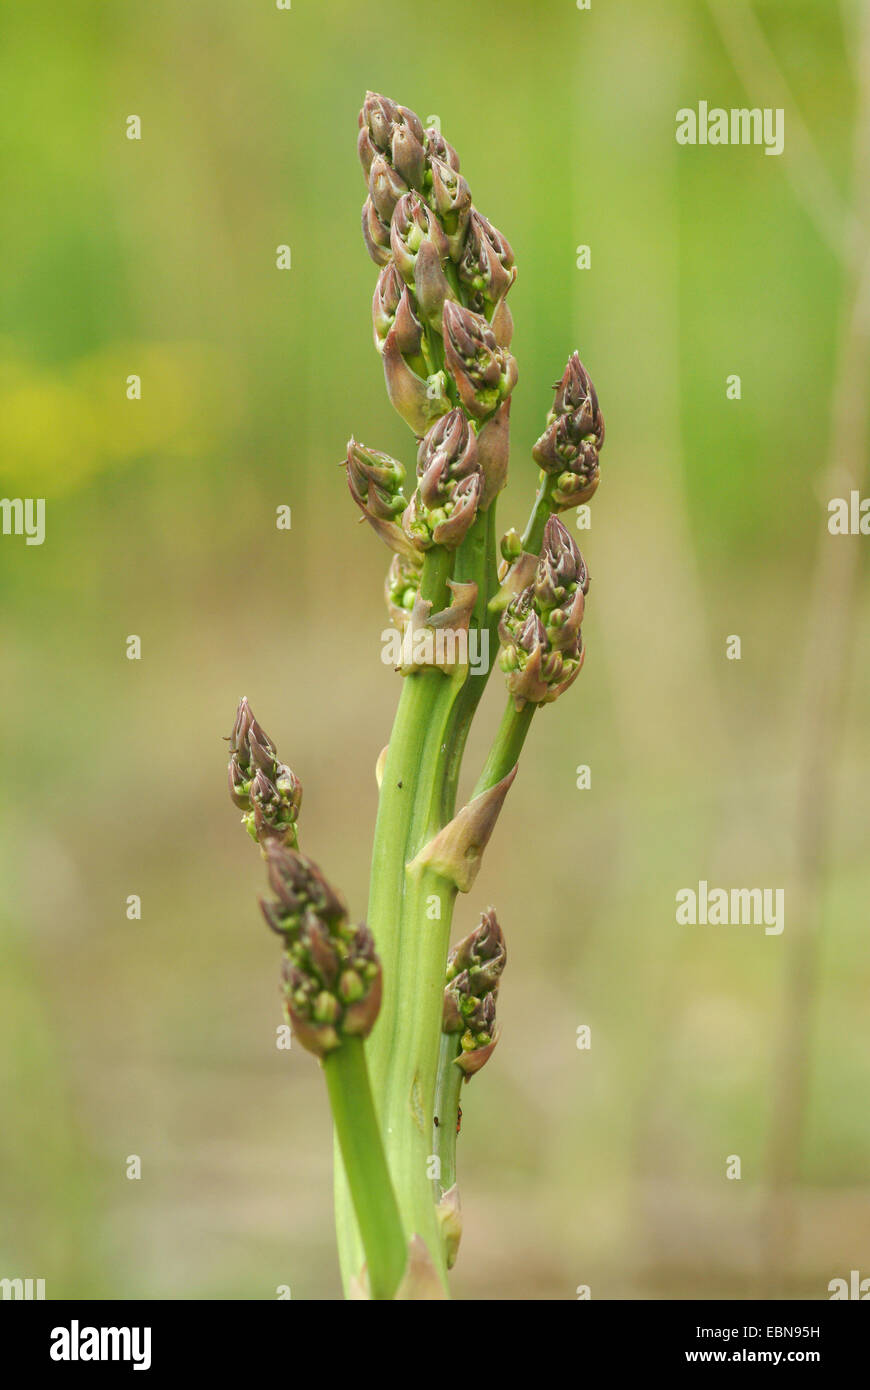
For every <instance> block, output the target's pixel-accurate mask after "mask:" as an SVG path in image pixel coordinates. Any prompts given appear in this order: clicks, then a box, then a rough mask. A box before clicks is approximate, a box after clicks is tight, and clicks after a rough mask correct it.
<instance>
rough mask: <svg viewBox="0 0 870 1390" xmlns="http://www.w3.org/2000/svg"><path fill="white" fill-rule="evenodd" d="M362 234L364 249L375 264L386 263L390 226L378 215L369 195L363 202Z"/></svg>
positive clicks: (388, 257)
mask: <svg viewBox="0 0 870 1390" xmlns="http://www.w3.org/2000/svg"><path fill="white" fill-rule="evenodd" d="M362 234H363V241H364V242H365V244H366V250H367V251H368V253H369V255H370V256H371V258H372V260H373V261H374V263H375V265H386V264H387V262H388V261H389V259H390V228H389V224H388V223H386V222H383V221H382V219H381V218H380V217H379V216H378V210H377V208H376V207H375V205H374V203H373V202H372V199H371V195H369V197H368V198H366V200H365V202H364V203H363V210H362Z"/></svg>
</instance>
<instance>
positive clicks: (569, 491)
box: [532, 352, 604, 509]
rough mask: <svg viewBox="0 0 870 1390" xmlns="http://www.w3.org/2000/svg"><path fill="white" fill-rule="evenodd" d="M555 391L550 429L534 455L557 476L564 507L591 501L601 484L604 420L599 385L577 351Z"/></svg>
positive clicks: (560, 503)
mask: <svg viewBox="0 0 870 1390" xmlns="http://www.w3.org/2000/svg"><path fill="white" fill-rule="evenodd" d="M555 393H556V394H555V399H554V401H553V408H552V410H551V411H550V413H549V415H548V416H547V428H546V429H545V430H544V433H543V434H542V435H541V437H540V439H539V440H538V442H537V443H536V445H535V447H534V449H533V450H532V457H533V458H534V460H535V462H536V463H537V464H538V466H539V467H540V468H542V469H543V470H544V472H545V473H550V474H554V475H556V487H555V489H554V491H553V501H554V502H555V503H556V505H557V506H558V507H559V508H560V509H564V508H566V507H574V506H579V505H580V503H582V502H586V501H588V500H589V498H590V497H591V496H592V494H593V493H594V492H595V489H596V488H597V487H598V478H599V466H598V457H599V453H600V451H601V447H602V445H603V443H604V419H603V416H602V414H601V409H600V407H599V404H598V396H597V394H596V391H595V387H594V386H593V384H592V380H591V378H590V376H589V373H588V372H587V371H586V368H585V367H584V366H583V363H582V362H581V361H580V358H579V356H578V355H577V353H576V352H575V353H572V355H571V357H570V359H569V361H568V365H567V367H566V368H565V372H564V374H563V376H562V379H561V381H559V382H557V383H556V386H555Z"/></svg>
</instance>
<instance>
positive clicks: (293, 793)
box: [227, 698, 302, 845]
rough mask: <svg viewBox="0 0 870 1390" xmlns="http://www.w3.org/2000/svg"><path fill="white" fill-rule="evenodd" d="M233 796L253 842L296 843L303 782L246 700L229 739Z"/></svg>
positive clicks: (239, 708)
mask: <svg viewBox="0 0 870 1390" xmlns="http://www.w3.org/2000/svg"><path fill="white" fill-rule="evenodd" d="M229 744H230V761H229V768H228V770H227V771H228V781H229V790H230V797H231V798H232V801H233V803H234V805H236V806H238V808H239V810H240V811H244V812H246V814H245V815H244V816H243V817H242V823H243V824H244V825H245V827H246V829H247V830H248V832H249V834H250V835H251V836H252V837H253V839H255V840H257V841H259V842H260V843H261V844H263V845H265V843H266V841H267V840H268V839H270V838H273V837H274V838H277V839H278V840H279V841H281V842H282V843H285V844H288V845H295V844H296V821H297V819H298V816H299V808H300V807H301V805H302V783H301V782H300V781H299V779H298V777H297V776H296V775H295V773H294V772H293V771H292V770H291V768H289V767H287V766H286V765H285V764H284V763H282V762H279V760H278V754H277V751H276V749H275V745H274V744H273V743H272V740H271V739H270V738H269V736H268V735H267V734H266V733H264V731H263V730H262V729H261V727H260V725H259V724H258V723H257V721H256V719H255V718H254V716H253V713H252V711H251V707H250V705H249V704H248V701H247V700H246V699H244V698H243V699H242V700H240V701H239V707H238V710H237V711H236V718H235V723H234V724H233V730H232V733H231V734H230V738H229Z"/></svg>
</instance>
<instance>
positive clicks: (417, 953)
mask: <svg viewBox="0 0 870 1390" xmlns="http://www.w3.org/2000/svg"><path fill="white" fill-rule="evenodd" d="M358 150H359V156H360V161H361V163H362V167H363V173H364V175H365V178H366V183H367V197H366V200H365V203H364V205H363V212H362V233H363V240H364V242H365V245H366V248H367V249H368V252H369V255H370V256H371V258H372V260H373V261H374V262H375V264H376V266H378V267H379V275H378V279H377V284H376V286H375V290H374V297H373V301H372V324H373V335H374V344H375V348H376V349H377V351H378V353H379V354H380V356H381V358H382V362H383V371H384V379H385V383H386V388H387V393H388V395H389V398H390V400H391V402H392V404H393V405H394V407H395V408H396V410H397V411H398V413H399V415H400V416H401V417H402V418H403V419H404V421H405V422H406V423H407V425H408V426H409V428H410V429H411V431H412V434H413V435H414V438H415V456H414V467H413V469H408V468H406V467H405V465H404V464H403V463H401V462H400V461H399V460H397V459H394V458H392V457H390V456H389V455H388V454H386V453H384V452H382V451H380V450H376V449H372V448H369V447H367V446H366V445H363V444H361V443H359V442H358V441H357V440H356V439H351V440H350V442H349V444H348V446H347V454H346V459H345V464H346V471H347V481H348V486H349V490H350V494H351V497H352V498H353V501H354V503H355V504H356V506H357V507H358V508H359V510H360V512H361V514H362V517H363V518H364V519H365V521H367V522H368V524H369V525H370V526H371V528H372V530H373V531H374V532H375V533H376V534H377V535H378V537H379V538H380V539H381V541H383V542H384V543H385V544H386V546H387V547H388V548H389V550H390V551H391V552H392V557H391V562H390V565H389V569H388V571H387V576H386V580H385V596H386V601H387V610H388V613H389V616H390V619H391V620H392V622H393V624H394V625H395V627H396V629H397V632H398V634H399V635H400V637H401V644H400V651H401V656H400V658H399V659H398V660H397V662H396V666H397V670H398V671H399V673H400V675H401V681H402V689H401V694H400V697H399V703H398V710H397V713H396V717H395V722H394V724H393V729H392V733H391V735H390V738H389V742H388V744H387V746H386V748H385V749H384V750H383V752H382V753H381V755H380V757H379V758H378V759H377V763H376V775H377V778H378V784H379V800H378V814H377V822H376V826H375V836H374V848H373V856H372V874H371V888H370V896H369V903H368V914H367V921H368V925H367V926H352V925H350V923H349V918H348V913H347V909H346V908H345V906H344V903H343V901H342V899H341V898H340V896H339V895H338V893H337V892H336V891H335V890H334V889H333V888H332V887H330V885H329V883H328V882H327V880H326V879H325V878H324V876H323V874H322V873H321V871H320V870H319V869H318V867H317V866H316V865H315V864H314V863H313V862H312V861H311V860H310V859H308V858H307V857H305V855H304V854H303V853H302V851H301V850H300V847H299V836H298V821H299V812H300V807H301V790H302V789H301V786H300V784H299V781H298V779H297V778H296V776H295V775H294V774H293V772H292V771H291V770H290V769H289V768H288V767H287V766H286V765H284V764H283V763H281V762H280V761H279V759H278V755H277V751H276V749H275V747H274V745H273V744H272V743H271V741H270V740H269V739H268V738H267V736H266V735H265V734H264V733H263V731H262V729H261V728H260V726H259V725H258V724H257V722H256V720H255V719H254V718H253V715H252V714H251V711H250V708H249V706H248V704H247V701H246V700H244V699H243V700H242V702H241V704H240V705H239V709H238V713H237V716H236V722H235V725H234V728H233V732H232V734H231V736H230V770H229V782H230V794H231V797H232V799H233V801H234V803H235V805H236V806H237V807H238V808H239V809H240V810H242V811H243V813H244V814H243V817H242V820H243V824H244V825H245V827H246V828H247V830H248V832H249V834H250V835H251V836H252V837H253V839H254V840H255V841H256V842H257V843H258V844H259V845H260V848H261V851H262V854H263V857H264V859H265V867H266V873H267V876H268V882H269V885H270V888H271V893H272V897H271V898H269V899H267V900H265V901H263V902H262V903H261V907H262V912H263V916H264V917H265V920H266V922H267V923H268V925H269V927H270V928H272V930H273V931H274V932H275V933H276V934H277V935H278V937H279V938H280V940H281V943H282V948H283V957H284V967H283V976H282V979H283V998H284V1005H285V1010H286V1014H287V1018H288V1020H289V1022H290V1024H291V1026H292V1028H293V1030H294V1033H295V1036H296V1037H297V1038H298V1040H299V1042H300V1043H301V1044H302V1046H303V1047H305V1048H307V1049H308V1050H309V1051H311V1052H313V1053H314V1054H315V1055H316V1056H317V1057H318V1058H319V1059H320V1061H321V1064H322V1066H323V1069H324V1072H325V1075H326V1083H327V1090H328V1095H329V1101H330V1105H331V1107H332V1112H333V1117H334V1122H335V1131H336V1193H335V1211H336V1227H337V1234H338V1244H339V1255H340V1262H341V1267H342V1274H343V1280H344V1285H345V1290H346V1292H347V1294H348V1296H351V1297H364V1298H442V1297H446V1296H447V1295H448V1286H447V1270H448V1269H449V1268H450V1267H451V1266H452V1264H453V1262H454V1260H455V1258H456V1253H457V1249H458V1245H459V1239H460V1235H461V1216H460V1204H459V1193H458V1187H457V1181H456V1137H457V1133H458V1128H459V1116H460V1106H459V1100H460V1092H461V1090H462V1088H463V1087H464V1086H465V1085H466V1084H468V1083H469V1082H470V1081H471V1080H472V1078H473V1077H475V1076H476V1074H477V1072H478V1071H480V1069H481V1068H482V1067H483V1065H484V1064H485V1063H486V1062H487V1061H488V1059H489V1058H490V1056H491V1055H492V1052H493V1049H494V1048H495V1046H496V1043H497V1041H498V1028H497V1026H496V1022H495V1009H496V999H497V995H498V989H499V984H500V981H501V977H502V972H503V970H504V966H505V960H506V948H505V941H504V937H503V934H502V930H501V927H500V925H499V923H498V920H497V917H496V913H495V910H494V909H493V908H491V907H490V908H488V909H487V910H486V911H485V912H483V914H482V916H481V918H480V923H479V925H478V926H477V927H476V928H475V929H474V930H473V931H472V932H470V933H469V934H468V935H467V936H466V937H465V938H464V939H463V940H462V941H460V943H459V944H458V945H457V946H456V947H454V949H453V950H452V952H450V953H449V955H448V948H449V941H450V934H451V922H452V916H453V909H454V903H455V900H456V897H457V895H458V894H459V893H469V892H471V890H472V888H473V887H474V883H475V879H476V876H477V873H478V870H479V868H480V863H481V859H482V856H483V853H484V850H485V848H486V845H487V843H488V841H489V839H490V836H491V835H492V833H493V830H494V827H495V823H496V820H497V818H498V815H499V812H500V810H501V807H502V805H503V803H504V800H505V798H506V796H507V794H508V791H509V790H510V787H511V785H512V783H513V781H514V779H515V777H516V774H517V765H518V760H519V757H520V753H521V751H522V748H523V744H524V742H525V739H526V737H527V735H528V732H529V728H530V726H531V722H532V719H533V717H534V714H535V711H536V710H537V709H538V708H539V707H540V706H541V705H546V704H550V703H552V702H553V701H554V700H556V699H557V698H559V696H561V695H562V694H563V693H564V691H566V690H567V689H568V687H569V686H570V685H571V684H572V683H573V682H574V680H576V678H577V676H578V675H579V673H580V669H581V667H582V665H583V658H584V647H583V639H582V632H581V623H582V619H583V612H584V606H585V601H586V595H587V593H588V589H589V576H588V572H587V569H586V565H585V563H584V561H583V558H582V556H581V555H580V552H579V550H578V549H577V546H576V545H575V543H574V541H573V539H572V537H571V535H570V533H569V532H568V530H567V528H566V527H565V525H564V524H563V523H562V521H560V519H559V513H561V512H564V511H566V510H568V509H570V508H576V507H577V506H579V505H580V504H583V503H586V502H588V501H589V499H590V498H591V497H592V495H593V493H594V492H595V490H596V488H597V486H598V479H599V455H600V451H601V447H602V445H603V442H604V423H603V419H602V416H601V411H600V407H599V404H598V398H597V395H596V392H595V388H594V386H593V384H592V381H591V379H590V377H589V374H588V373H587V371H586V369H585V368H584V366H583V365H582V363H581V361H580V359H579V357H578V355H577V354H576V353H574V354H572V356H571V358H570V359H569V361H568V364H567V366H566V368H565V371H564V373H563V375H562V377H561V379H560V381H558V382H557V383H556V386H555V388H554V391H555V396H554V400H553V404H552V408H551V409H550V412H549V414H548V416H547V418H546V421H545V427H544V430H543V432H542V434H541V436H540V438H539V439H538V440H537V442H536V443H535V444H534V446H533V448H532V450H531V455H532V460H533V462H534V463H535V464H537V466H538V470H539V472H538V483H537V493H536V496H535V498H534V502H533V505H532V508H531V513H530V516H529V519H528V522H527V524H526V526H525V529H524V531H523V532H522V534H521V535H520V534H519V533H518V532H517V531H515V530H513V529H511V530H509V531H507V532H506V533H505V534H504V535H503V536H502V537H501V539H499V536H498V532H497V529H496V503H497V498H498V494H499V492H500V491H501V490H502V488H503V487H504V485H505V482H506V478H507V468H508V454H509V432H510V407H511V398H512V394H513V390H514V387H515V385H516V382H517V366H516V361H515V359H514V357H513V355H512V353H511V350H510V348H511V339H512V334H513V326H512V320H511V313H510V309H509V307H508V304H507V295H508V292H509V291H510V289H511V287H512V286H513V283H514V281H515V279H516V274H517V272H516V267H515V264H514V255H513V251H512V250H511V247H510V244H509V243H508V241H507V240H506V239H505V237H504V236H503V235H502V234H501V232H499V231H498V230H497V229H496V228H495V227H493V226H492V224H491V223H490V222H489V221H488V220H487V218H486V217H485V216H484V215H483V214H482V213H481V212H479V211H478V209H477V208H476V207H475V206H474V204H473V203H472V198H471V192H470V189H469V187H468V184H467V182H466V180H465V178H464V177H463V175H462V173H461V172H460V163H459V158H458V156H457V154H456V151H455V150H454V149H453V147H452V146H451V145H450V144H449V143H448V142H447V141H446V140H445V139H444V137H443V136H442V135H441V133H440V131H439V130H438V129H436V128H434V127H432V128H430V129H428V130H424V129H423V125H422V123H421V121H420V120H419V118H418V117H417V116H416V115H415V114H414V112H413V111H411V110H409V109H408V108H407V107H404V106H399V105H397V104H396V103H395V102H394V101H391V100H390V99H389V98H387V97H383V96H379V95H376V94H374V93H371V92H370V93H368V94H367V96H366V99H365V102H364V104H363V108H362V111H361V112H360V117H359V138H358ZM472 643H475V644H476V645H474V646H472ZM498 644H500V648H501V650H500V655H499V660H498V663H497V664H498V665H499V666H500V667H501V670H502V672H503V673H504V677H505V683H506V687H507V689H506V694H507V703H506V708H505V711H504V715H503V718H502V720H501V724H500V725H499V727H498V729H497V731H496V732H495V735H494V738H493V741H492V745H491V748H490V751H489V754H488V756H487V758H486V760H485V763H484V766H483V769H482V770H481V771H480V773H479V776H478V778H477V781H476V783H475V784H474V787H473V790H472V793H471V795H470V797H469V799H468V801H467V803H466V804H464V805H462V806H461V807H460V808H459V809H458V810H457V801H458V784H459V776H460V770H461V768H462V763H463V756H464V752H465V745H466V739H467V736H468V731H469V727H470V725H471V722H472V720H473V718H474V716H475V714H476V711H477V707H478V704H479V702H480V698H481V696H482V694H483V691H484V688H485V686H486V683H487V680H488V679H489V676H490V673H491V669H492V666H493V664H494V663H493V662H492V661H490V660H488V659H486V660H484V661H483V662H480V661H475V662H474V663H471V662H470V661H469V652H470V651H471V650H474V651H477V652H479V653H483V655H484V656H485V657H487V658H488V655H489V654H490V653H494V651H495V649H496V647H497V645H498ZM477 1084H478V1085H479V1084H480V1083H477Z"/></svg>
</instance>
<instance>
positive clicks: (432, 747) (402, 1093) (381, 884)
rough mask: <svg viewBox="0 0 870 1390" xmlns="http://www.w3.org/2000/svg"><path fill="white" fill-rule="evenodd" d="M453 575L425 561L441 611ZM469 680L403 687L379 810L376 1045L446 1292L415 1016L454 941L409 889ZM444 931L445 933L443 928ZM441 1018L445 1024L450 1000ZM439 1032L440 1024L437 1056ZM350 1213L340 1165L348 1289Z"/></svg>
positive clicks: (420, 1220)
mask: <svg viewBox="0 0 870 1390" xmlns="http://www.w3.org/2000/svg"><path fill="white" fill-rule="evenodd" d="M452 566H453V556H452V555H451V554H450V553H449V552H447V551H445V550H444V549H443V547H440V546H435V547H433V549H432V550H430V551H428V552H427V554H426V557H425V559H424V563H423V576H422V581H421V587H420V592H421V596H422V597H423V598H424V599H428V600H429V601H430V602H431V603H432V605H433V609H434V610H436V611H437V609H438V608H440V607H443V606H444V604H445V603H446V602H447V599H448V590H447V580H448V579H449V578H450V575H451V571H452ZM463 679H464V675H463V674H462V673H458V674H457V676H456V677H450V676H446V675H444V674H443V673H442V672H441V671H438V670H432V669H429V670H424V671H417V672H413V673H412V674H410V675H407V676H405V677H404V679H403V688H402V694H401V697H400V699H399V708H398V711H397V713H396V719H395V723H394V725H393V732H392V734H391V737H390V743H389V747H388V750H387V757H386V761H385V766H384V773H383V779H382V783H381V792H380V798H379V802H378V817H377V824H376V828H375V842H374V851H373V856H372V877H371V889H370V896H369V910H368V923H369V926H370V927H371V929H372V931H373V933H374V937H375V942H376V945H377V948H378V952H379V954H380V957H381V963H382V966H383V974H384V998H383V1003H382V1006H381V1013H380V1016H379V1018H378V1021H377V1023H376V1024H375V1027H374V1030H373V1032H372V1035H371V1038H370V1039H369V1041H368V1045H367V1056H368V1060H369V1066H370V1069H371V1077H372V1085H373V1087H374V1091H375V1096H376V1098H377V1107H378V1114H379V1117H380V1122H381V1132H382V1135H383V1140H384V1148H385V1151H386V1154H387V1160H388V1163H389V1167H390V1171H391V1173H392V1176H393V1181H394V1183H395V1188H396V1194H397V1197H398V1201H399V1209H400V1213H401V1217H402V1221H403V1224H404V1228H405V1234H406V1236H407V1237H410V1236H411V1235H414V1234H418V1235H420V1236H421V1238H422V1239H423V1240H424V1242H425V1244H426V1245H427V1247H428V1248H429V1251H430V1253H431V1255H432V1259H433V1262H434V1263H435V1267H436V1269H437V1270H438V1271H439V1273H440V1275H441V1278H442V1280H444V1281H445V1286H446V1268H445V1266H444V1260H443V1253H442V1250H441V1240H440V1234H439V1231H438V1225H437V1218H436V1215H435V1211H434V1207H433V1204H432V1200H431V1189H430V1187H429V1182H428V1179H427V1178H426V1167H427V1159H428V1147H429V1136H430V1134H431V1121H430V1122H429V1123H426V1122H422V1123H421V1115H425V1113H426V1107H427V1106H428V1107H429V1111H428V1113H429V1114H430V1116H431V1105H432V1103H433V1094H432V1093H433V1091H434V1084H435V1061H434V1059H433V1061H432V1064H431V1078H429V1076H428V1075H427V1067H428V1063H427V1058H426V1054H425V1049H422V1050H418V1049H417V1047H416V1044H415V1040H414V1017H413V1016H414V1010H415V1008H416V1005H417V1001H418V1000H420V1001H421V1007H422V1008H423V1013H424V1015H426V1016H427V1017H428V1012H429V1011H431V1001H428V1004H429V1010H427V1009H426V1007H425V1005H424V1004H423V1003H422V1001H423V996H424V994H425V990H424V987H423V985H422V983H421V980H420V978H419V975H418V973H417V972H418V971H423V972H424V973H425V974H427V975H430V976H431V977H432V978H433V979H435V978H436V977H437V981H438V985H437V989H438V992H439V996H440V990H441V989H443V975H444V963H445V961H446V955H447V942H446V938H445V940H444V943H443V949H442V944H441V941H440V935H441V933H440V932H439V931H438V930H435V931H430V932H429V934H428V935H426V933H425V927H426V926H430V927H431V925H432V924H431V923H429V922H428V921H427V920H426V918H425V904H424V911H423V912H422V913H421V912H420V899H419V890H420V885H419V884H413V883H410V882H409V881H408V879H407V875H406V873H405V864H406V863H407V862H408V861H409V860H410V859H412V858H413V856H414V854H415V853H416V852H417V849H419V848H420V845H421V844H423V843H425V836H426V831H427V829H428V828H429V827H430V826H431V825H432V823H433V817H434V818H436V819H437V811H436V810H435V809H434V808H436V807H437V805H438V804H440V792H439V790H438V782H437V771H438V760H439V758H441V757H442V749H443V743H444V738H445V734H446V727H447V718H448V714H449V710H450V708H451V706H452V703H453V701H454V700H455V698H456V693H457V689H458V687H459V684H460V683H461V681H462V680H463ZM421 836H423V837H424V838H421ZM435 891H436V892H437V889H436V890H435ZM421 922H422V923H423V926H422V927H421ZM439 925H440V924H438V923H437V922H436V923H435V927H436V928H438V927H439ZM447 931H448V933H449V919H448V924H447ZM424 937H425V944H426V946H427V947H428V949H429V950H430V951H431V952H432V958H433V961H434V960H436V959H438V957H439V956H440V957H441V959H440V962H439V964H438V967H437V970H436V969H435V967H434V965H433V964H427V963H426V962H425V961H420V960H419V950H420V948H421V946H422V945H423V944H424V940H423V938H424ZM438 1009H439V1014H438V1019H439V1020H440V998H439V1002H438ZM409 1010H410V1014H411V1017H410V1019H409ZM438 1027H439V1022H437V1021H436V1024H435V1026H434V1036H435V1039H436V1044H435V1045H436V1046H437V1033H438ZM421 1192H422V1193H423V1194H425V1198H426V1200H425V1204H424V1202H423V1201H422V1200H421ZM349 1205H350V1203H349V1199H348V1193H347V1188H346V1182H345V1178H344V1175H343V1174H342V1171H341V1165H336V1228H337V1232H338V1238H339V1251H340V1256H341V1264H342V1273H343V1276H344V1280H345V1286H347V1284H348V1282H349V1279H350V1277H351V1276H352V1275H353V1274H355V1273H357V1272H358V1270H359V1265H360V1262H361V1260H360V1256H361V1247H360V1241H359V1234H358V1233H357V1232H356V1231H355V1230H354V1223H353V1220H352V1218H351V1214H350V1211H349Z"/></svg>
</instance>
